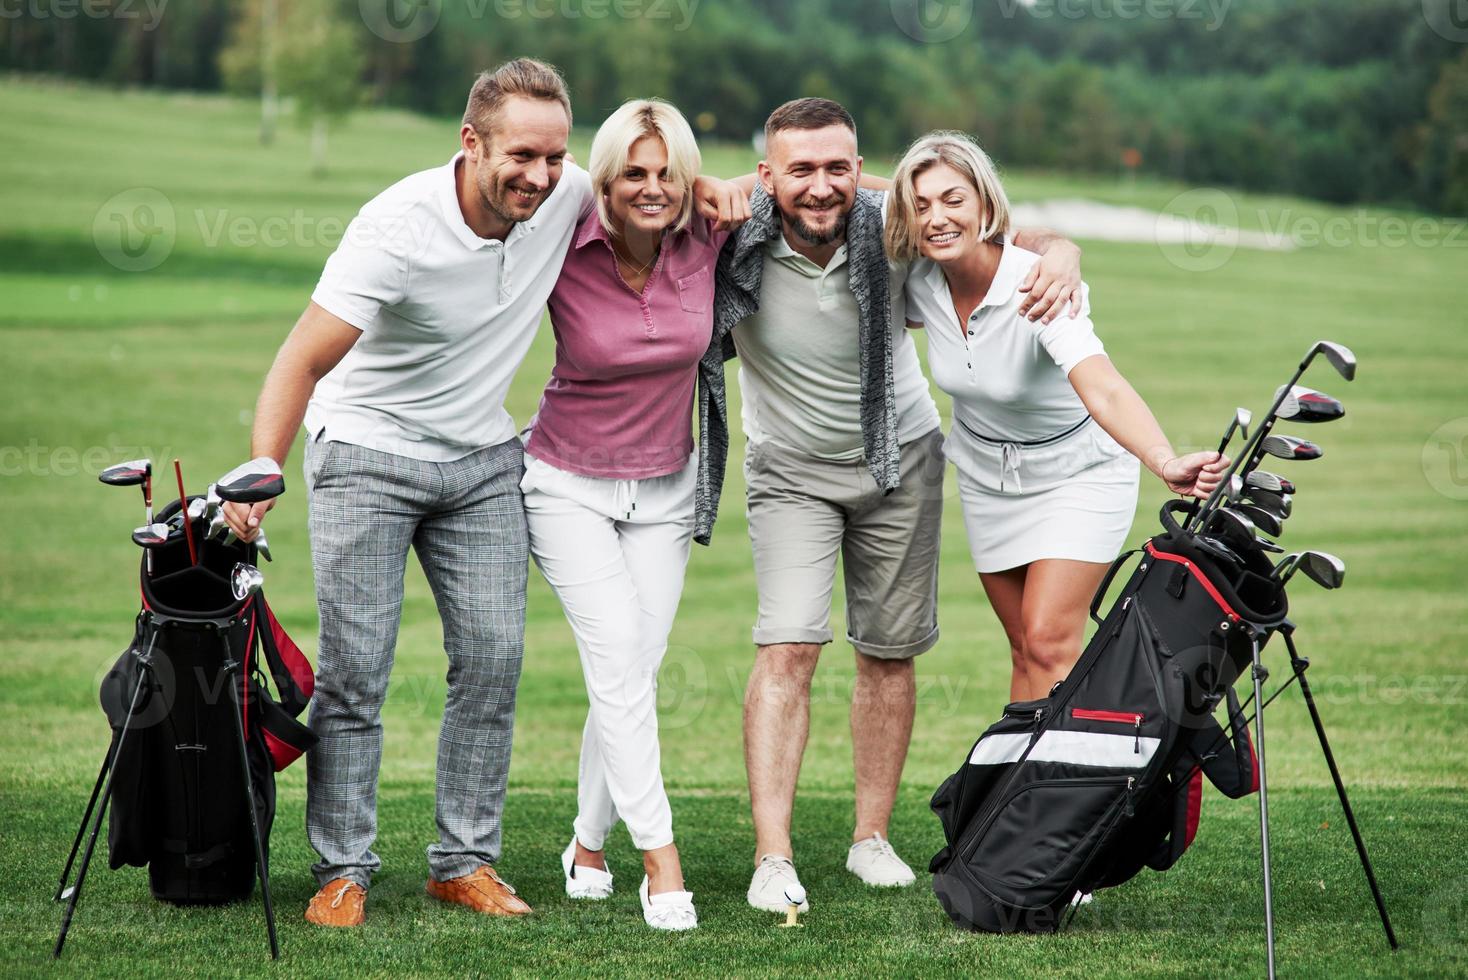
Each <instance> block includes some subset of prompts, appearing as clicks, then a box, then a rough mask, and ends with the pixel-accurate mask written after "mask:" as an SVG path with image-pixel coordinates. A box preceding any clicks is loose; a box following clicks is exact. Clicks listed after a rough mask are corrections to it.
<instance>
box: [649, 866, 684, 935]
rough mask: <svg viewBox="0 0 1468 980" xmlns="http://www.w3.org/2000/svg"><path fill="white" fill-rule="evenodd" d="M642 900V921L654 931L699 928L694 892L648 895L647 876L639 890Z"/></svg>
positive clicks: (678, 930) (679, 930) (680, 930)
mask: <svg viewBox="0 0 1468 980" xmlns="http://www.w3.org/2000/svg"><path fill="white" fill-rule="evenodd" d="M637 897H638V898H641V899H642V921H643V922H646V923H647V924H648V925H650V926H652V927H653V928H654V929H666V930H668V931H669V932H682V931H684V930H685V929H697V928H698V912H696V911H695V910H694V908H693V892H663V893H662V894H661V895H652V896H649V895H648V894H647V875H643V876H642V887H640V888H638V889H637Z"/></svg>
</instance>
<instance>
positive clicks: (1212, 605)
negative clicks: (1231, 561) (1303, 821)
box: [929, 502, 1287, 932]
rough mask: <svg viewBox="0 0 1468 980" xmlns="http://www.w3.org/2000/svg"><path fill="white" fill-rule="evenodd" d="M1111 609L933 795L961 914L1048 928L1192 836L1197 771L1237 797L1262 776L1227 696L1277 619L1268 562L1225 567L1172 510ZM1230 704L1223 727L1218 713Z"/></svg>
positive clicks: (1004, 928) (1277, 599) (996, 928)
mask: <svg viewBox="0 0 1468 980" xmlns="http://www.w3.org/2000/svg"><path fill="white" fill-rule="evenodd" d="M1177 506H1178V503H1177V502H1173V503H1172V504H1169V505H1168V507H1167V508H1164V511H1163V523H1164V525H1165V526H1166V527H1167V531H1166V533H1164V534H1160V535H1158V536H1157V537H1154V538H1152V539H1151V540H1150V541H1148V542H1147V543H1146V545H1145V546H1144V548H1143V549H1141V552H1140V553H1141V559H1140V562H1139V563H1138V565H1137V568H1136V570H1135V571H1134V572H1133V573H1132V575H1131V577H1130V579H1129V580H1128V581H1127V583H1126V585H1125V587H1124V588H1123V589H1122V591H1121V594H1120V596H1119V597H1118V600H1117V602H1116V603H1115V605H1113V606H1112V608H1111V611H1110V612H1109V613H1108V614H1107V616H1106V618H1105V619H1104V620H1103V619H1100V618H1098V616H1097V612H1098V610H1099V608H1100V606H1101V603H1102V601H1103V600H1104V598H1105V595H1106V592H1107V590H1108V588H1109V586H1110V585H1111V582H1112V579H1113V578H1114V577H1115V576H1116V574H1117V573H1118V571H1119V570H1120V569H1121V568H1122V567H1123V566H1124V565H1125V564H1126V563H1127V562H1128V561H1129V560H1130V559H1131V556H1133V555H1135V554H1137V552H1128V553H1127V554H1125V555H1123V556H1121V557H1120V558H1118V559H1117V560H1116V562H1115V563H1114V564H1113V565H1112V566H1111V569H1110V571H1108V573H1107V575H1106V578H1105V580H1103V582H1102V584H1101V587H1100V588H1099V589H1098V590H1097V592H1096V595H1095V598H1094V599H1093V600H1092V603H1091V616H1092V618H1093V619H1095V620H1096V622H1097V623H1098V624H1099V629H1098V630H1097V632H1096V634H1095V635H1094V637H1092V639H1091V642H1090V643H1089V644H1088V645H1087V647H1086V649H1085V652H1084V653H1083V654H1082V655H1081V658H1080V660H1079V661H1078V662H1077V663H1076V666H1075V667H1074V669H1073V670H1072V671H1071V673H1070V675H1069V676H1068V677H1067V678H1066V679H1065V680H1064V681H1063V682H1061V683H1060V684H1058V685H1057V686H1056V688H1055V690H1054V691H1053V692H1052V693H1051V695H1050V696H1049V697H1047V698H1044V699H1042V700H1038V701H1026V702H1016V703H1013V704H1010V705H1008V706H1007V707H1006V708H1005V711H1004V717H1003V718H1001V719H1000V720H999V721H998V722H996V723H995V724H994V725H992V726H990V728H989V729H988V730H987V731H985V732H984V734H983V735H982V736H981V737H980V738H979V739H978V741H977V742H975V743H974V745H973V747H972V748H971V749H970V751H969V754H968V757H967V759H966V760H965V762H964V764H963V765H962V766H961V767H960V768H959V770H958V771H957V772H955V773H954V774H953V775H952V776H951V777H949V779H948V780H947V781H946V782H944V783H943V785H942V786H941V787H939V789H938V791H937V792H936V793H935V794H934V796H933V801H932V807H933V810H934V811H935V812H936V813H937V815H938V817H939V819H940V821H941V822H942V825H943V832H944V836H945V838H946V840H947V846H945V847H944V848H943V849H942V850H941V851H939V852H938V854H937V855H936V856H935V857H934V858H933V860H932V862H931V865H930V868H929V870H930V871H932V873H933V890H934V892H935V893H936V894H937V896H938V899H939V901H940V902H941V903H942V905H943V908H944V909H945V910H946V911H947V912H948V914H949V916H950V917H951V918H952V919H953V920H954V922H956V923H958V924H959V925H962V926H965V927H969V928H976V929H981V930H984V931H988V932H1052V931H1055V930H1056V929H1058V928H1060V925H1061V917H1062V914H1063V913H1064V912H1065V911H1066V909H1067V908H1068V907H1069V906H1070V904H1071V901H1072V899H1073V898H1074V897H1075V896H1076V895H1077V894H1078V893H1085V892H1090V891H1093V890H1095V889H1097V888H1102V887H1107V886H1112V885H1118V884H1121V883H1122V882H1124V881H1126V880H1128V879H1129V878H1131V877H1133V876H1134V875H1136V874H1137V873H1138V872H1139V871H1141V870H1142V869H1143V868H1146V867H1150V868H1153V869H1155V870H1159V871H1161V870H1166V869H1167V868H1170V867H1171V866H1172V865H1173V864H1174V863H1175V862H1176V861H1177V860H1178V858H1179V857H1181V855H1182V853H1183V851H1184V850H1186V849H1187V847H1188V845H1189V844H1190V843H1191V842H1192V840H1193V835H1194V833H1195V832H1196V829H1197V824H1198V813H1199V806H1200V803H1201V799H1202V790H1203V777H1204V776H1205V775H1206V776H1207V777H1208V778H1209V779H1210V780H1211V781H1212V782H1213V783H1214V785H1215V786H1217V787H1218V788H1219V789H1221V790H1222V791H1223V792H1225V793H1227V794H1228V795H1229V796H1232V797H1239V796H1243V795H1245V794H1247V793H1249V792H1251V791H1253V790H1255V789H1256V788H1257V786H1258V783H1257V778H1258V773H1257V769H1256V765H1255V757H1254V753H1253V747H1252V745H1251V744H1250V740H1249V737H1248V732H1247V729H1246V727H1245V724H1244V720H1243V718H1242V713H1241V711H1240V709H1239V704H1238V701H1237V699H1236V698H1235V696H1234V693H1233V684H1234V681H1235V680H1237V679H1238V677H1239V676H1240V674H1241V673H1242V672H1244V671H1245V670H1246V669H1248V668H1249V666H1250V663H1251V661H1252V660H1253V657H1254V655H1255V650H1254V644H1256V643H1257V644H1260V645H1262V644H1263V642H1264V641H1265V640H1266V639H1267V638H1268V636H1269V635H1270V633H1271V632H1272V631H1274V630H1276V629H1277V628H1279V627H1280V626H1281V625H1282V624H1284V623H1285V614H1286V610H1287V604H1286V600H1285V595H1284V591H1283V589H1282V588H1281V587H1279V586H1278V584H1277V582H1276V581H1275V580H1274V579H1273V578H1271V577H1270V571H1271V566H1270V563H1269V562H1268V560H1267V559H1265V558H1264V557H1262V556H1260V555H1252V556H1250V558H1249V559H1248V561H1249V564H1247V565H1246V566H1245V567H1244V568H1242V569H1224V568H1221V567H1220V566H1219V563H1218V562H1217V561H1216V560H1215V559H1214V558H1213V557H1212V556H1210V555H1209V554H1208V553H1207V552H1205V551H1203V550H1201V549H1199V548H1198V547H1197V545H1196V544H1195V543H1194V540H1193V539H1192V537H1191V536H1190V535H1188V534H1186V533H1183V532H1182V531H1181V530H1180V529H1179V528H1178V525H1177V523H1176V521H1175V520H1174V519H1173V516H1172V513H1171V512H1170V510H1169V508H1172V509H1176V507H1177ZM1220 705H1226V711H1227V715H1228V720H1229V722H1230V725H1229V729H1230V732H1229V733H1225V731H1224V730H1223V728H1222V727H1221V726H1220V725H1219V724H1218V722H1217V721H1216V720H1215V717H1214V714H1215V710H1216V709H1217V708H1218V707H1219V706H1220Z"/></svg>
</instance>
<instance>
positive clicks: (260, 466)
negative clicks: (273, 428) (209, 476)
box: [214, 456, 285, 504]
mask: <svg viewBox="0 0 1468 980" xmlns="http://www.w3.org/2000/svg"><path fill="white" fill-rule="evenodd" d="M214 487H215V490H216V492H217V493H218V494H219V499H220V500H228V501H231V502H233V503H237V504H258V503H259V502H260V501H262V500H270V499H272V498H274V497H279V496H280V495H281V494H282V493H285V478H284V477H282V476H281V475H280V464H279V463H277V462H276V461H275V460H273V459H271V458H270V457H269V456H257V457H255V458H254V459H252V460H250V461H249V462H248V463H241V464H240V465H239V466H236V467H235V468H234V469H232V470H230V471H229V472H228V473H226V474H224V475H223V476H221V477H220V478H219V482H218V483H216V484H214Z"/></svg>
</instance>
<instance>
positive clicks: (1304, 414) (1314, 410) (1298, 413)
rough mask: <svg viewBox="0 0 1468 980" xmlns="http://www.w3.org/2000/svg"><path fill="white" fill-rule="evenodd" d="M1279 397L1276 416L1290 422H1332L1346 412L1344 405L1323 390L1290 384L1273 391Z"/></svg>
mask: <svg viewBox="0 0 1468 980" xmlns="http://www.w3.org/2000/svg"><path fill="white" fill-rule="evenodd" d="M1274 394H1275V397H1276V398H1281V401H1280V403H1279V411H1277V412H1275V413H1274V414H1275V417H1276V418H1281V419H1287V420H1289V421H1291V422H1312V423H1313V422H1334V421H1335V420H1336V419H1338V418H1340V417H1341V416H1343V415H1345V414H1346V406H1344V405H1342V404H1341V403H1340V402H1339V401H1338V400H1337V399H1334V398H1332V397H1330V396H1329V395H1327V394H1326V393H1325V392H1323V391H1316V390H1315V389H1314V388H1306V387H1305V386H1304V385H1291V386H1290V388H1289V390H1288V391H1286V390H1285V389H1284V388H1280V389H1279V390H1278V391H1276V392H1275V393H1274Z"/></svg>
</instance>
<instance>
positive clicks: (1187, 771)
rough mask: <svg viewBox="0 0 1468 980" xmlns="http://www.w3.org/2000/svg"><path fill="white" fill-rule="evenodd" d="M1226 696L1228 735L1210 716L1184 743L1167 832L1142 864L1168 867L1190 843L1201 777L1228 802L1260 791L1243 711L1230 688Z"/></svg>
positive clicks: (1199, 801) (1200, 804) (1195, 824)
mask: <svg viewBox="0 0 1468 980" xmlns="http://www.w3.org/2000/svg"><path fill="white" fill-rule="evenodd" d="M1226 696H1227V699H1228V721H1229V730H1231V731H1232V733H1233V734H1232V737H1230V734H1229V731H1225V730H1224V729H1223V728H1222V727H1221V726H1220V725H1219V724H1218V722H1216V721H1214V720H1213V719H1212V717H1211V716H1210V717H1209V718H1208V721H1207V723H1206V724H1204V725H1203V726H1202V727H1200V728H1198V729H1197V730H1196V731H1195V732H1194V733H1193V736H1192V737H1191V738H1190V739H1189V740H1188V748H1187V751H1185V752H1184V753H1183V756H1182V759H1181V761H1180V763H1179V765H1178V767H1177V768H1176V769H1174V770H1173V773H1172V779H1171V782H1172V790H1171V791H1172V794H1173V795H1172V801H1171V802H1172V826H1171V829H1170V830H1169V832H1168V834H1167V836H1166V837H1165V838H1164V839H1162V840H1161V841H1159V842H1158V844H1157V847H1156V849H1155V850H1154V851H1153V852H1152V854H1151V856H1150V857H1148V858H1147V866H1148V867H1150V868H1152V869H1153V870H1154V871H1166V870H1167V869H1168V868H1171V867H1172V866H1173V865H1174V864H1176V863H1177V861H1178V858H1180V857H1182V856H1183V852H1184V851H1186V850H1187V849H1188V847H1189V845H1191V844H1192V843H1193V838H1194V837H1195V836H1196V835H1197V833H1198V820H1199V817H1200V816H1201V814H1202V809H1203V777H1204V776H1205V775H1206V776H1207V777H1208V781H1209V782H1211V783H1212V784H1213V785H1214V786H1216V787H1218V790H1219V792H1221V793H1223V795H1225V796H1227V797H1229V798H1230V799H1235V800H1236V799H1239V798H1240V797H1243V796H1247V795H1248V794H1250V793H1253V792H1257V791H1258V789H1259V767H1258V763H1257V761H1256V759H1255V756H1254V744H1253V742H1251V741H1250V740H1249V729H1248V725H1247V723H1246V722H1245V720H1244V713H1243V710H1242V709H1241V708H1240V707H1239V699H1238V696H1237V695H1236V694H1234V692H1233V689H1232V688H1229V689H1228V693H1227V695H1226Z"/></svg>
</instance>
